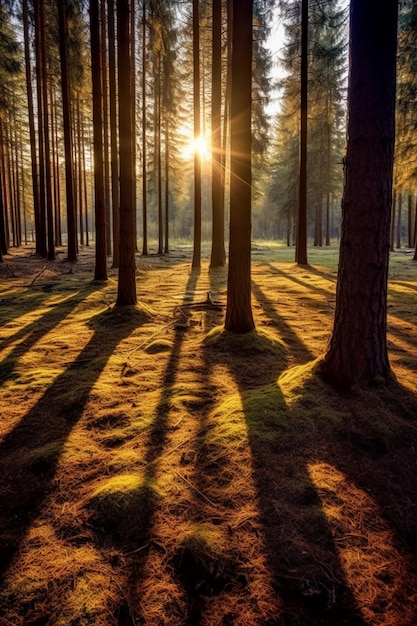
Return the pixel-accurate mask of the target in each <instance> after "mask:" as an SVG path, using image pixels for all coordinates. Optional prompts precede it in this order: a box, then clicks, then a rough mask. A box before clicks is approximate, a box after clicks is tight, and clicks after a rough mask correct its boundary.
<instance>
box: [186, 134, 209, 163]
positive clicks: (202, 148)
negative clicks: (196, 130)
mask: <svg viewBox="0 0 417 626" xmlns="http://www.w3.org/2000/svg"><path fill="white" fill-rule="evenodd" d="M179 134H180V136H181V138H182V142H183V147H182V150H181V156H182V158H183V159H186V160H189V159H192V158H193V157H194V154H198V155H199V157H200V159H201V160H202V161H208V160H210V159H211V152H210V140H209V138H208V137H207V136H204V135H200V136H199V137H197V138H194V137H193V133H192V131H191V130H190V129H189V128H186V127H184V128H183V129H181V131H180V133H179Z"/></svg>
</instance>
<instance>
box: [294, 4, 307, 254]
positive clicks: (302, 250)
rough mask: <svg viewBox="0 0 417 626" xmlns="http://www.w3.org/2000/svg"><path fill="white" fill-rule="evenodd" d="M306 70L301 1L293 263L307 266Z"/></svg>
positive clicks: (304, 5)
mask: <svg viewBox="0 0 417 626" xmlns="http://www.w3.org/2000/svg"><path fill="white" fill-rule="evenodd" d="M307 68H308V0H301V108H300V193H299V196H298V212H297V231H296V239H295V261H296V263H298V265H307V91H308V72H307Z"/></svg>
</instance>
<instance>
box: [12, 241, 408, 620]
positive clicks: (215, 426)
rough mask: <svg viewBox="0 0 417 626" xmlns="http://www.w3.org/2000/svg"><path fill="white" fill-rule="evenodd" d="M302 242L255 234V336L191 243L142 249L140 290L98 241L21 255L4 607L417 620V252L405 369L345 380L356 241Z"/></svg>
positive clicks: (79, 613) (21, 612) (400, 298)
mask: <svg viewBox="0 0 417 626" xmlns="http://www.w3.org/2000/svg"><path fill="white" fill-rule="evenodd" d="M292 255H293V250H287V249H285V248H280V247H279V246H275V245H272V244H270V245H266V244H259V245H257V246H255V247H254V252H253V310H254V316H255V321H256V324H257V331H256V332H254V333H251V334H249V335H245V336H238V337H234V336H229V335H228V334H227V333H224V332H221V324H222V322H223V318H224V305H225V301H226V270H223V269H222V270H217V271H213V272H209V270H208V261H207V259H205V260H204V262H203V265H202V269H201V271H200V272H199V273H198V272H191V270H190V260H191V249H190V248H189V247H186V246H182V247H181V246H177V247H176V249H175V250H174V251H173V252H172V253H171V254H170V255H168V256H160V257H159V256H157V255H151V256H149V257H146V258H145V257H138V259H137V268H138V269H137V291H138V299H139V304H138V306H137V307H127V308H121V307H119V308H115V307H114V303H115V299H116V292H117V272H116V271H115V270H109V280H108V282H107V283H105V284H95V283H94V282H93V281H92V278H93V266H94V251H93V250H89V249H84V250H82V251H81V253H80V258H79V261H78V263H77V264H75V265H70V264H69V263H68V262H67V261H66V260H65V255H64V252H63V251H62V252H61V253H60V254H59V255H58V259H57V260H56V261H54V262H49V263H45V261H44V260H41V259H39V258H37V257H36V256H34V255H33V249H32V248H30V247H26V248H23V249H22V250H12V251H11V254H9V255H7V256H6V257H5V262H4V263H2V264H0V339H1V343H0V382H1V388H2V391H1V397H0V416H1V417H0V420H1V421H0V437H1V440H0V498H1V508H0V570H1V577H2V584H1V586H0V624H1V625H2V626H19V625H25V626H28V625H31V626H35V625H36V626H42V625H51V626H139V625H142V624H147V625H150V626H163V625H165V626H179V625H187V626H200V625H201V626H220V625H223V626H232V625H233V626H255V625H256V626H313V625H329V626H337V625H340V626H341V625H352V626H365V625H366V626H412V625H415V624H416V623H417V376H416V372H417V264H416V263H413V262H412V260H411V255H408V254H406V253H403V252H398V253H394V254H393V255H392V258H391V264H390V284H389V309H388V311H389V316H388V323H389V336H388V340H389V350H390V359H391V363H392V367H393V370H394V372H395V374H396V377H397V383H395V384H391V386H390V387H388V388H384V387H382V388H374V389H371V390H368V391H363V390H360V389H353V390H352V391H351V392H350V393H345V394H340V393H337V392H336V391H335V390H333V389H332V388H331V387H329V386H327V385H326V384H325V383H324V382H323V381H322V380H321V378H320V376H319V375H318V373H317V360H316V359H317V358H318V357H320V355H322V354H323V352H324V350H325V348H326V343H327V341H328V338H329V334H330V331H331V325H332V317H333V311H334V302H335V286H336V284H335V282H336V265H337V250H336V249H327V250H314V251H311V252H310V263H311V265H310V266H308V267H304V268H301V267H297V266H296V265H294V263H293V262H292ZM208 292H210V299H211V301H212V302H214V305H213V304H210V303H209V302H208V301H207V293H208Z"/></svg>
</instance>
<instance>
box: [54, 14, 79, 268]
mask: <svg viewBox="0 0 417 626" xmlns="http://www.w3.org/2000/svg"><path fill="white" fill-rule="evenodd" d="M58 21H59V51H60V58H61V90H62V116H63V123H64V154H65V193H66V200H67V231H68V244H67V245H68V261H70V262H71V263H74V262H75V261H76V260H77V227H76V219H75V200H74V178H73V171H74V166H73V155H72V149H73V148H72V116H71V106H70V102H71V85H70V80H69V73H68V41H67V20H66V13H65V2H58Z"/></svg>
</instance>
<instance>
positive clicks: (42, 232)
mask: <svg viewBox="0 0 417 626" xmlns="http://www.w3.org/2000/svg"><path fill="white" fill-rule="evenodd" d="M40 4H41V0H34V2H33V7H34V13H35V57H36V95H37V107H38V112H37V113H38V148H39V224H38V226H39V228H38V231H37V232H36V252H37V253H38V254H39V255H40V256H41V257H43V258H46V256H47V254H48V248H47V243H46V194H45V146H44V128H43V122H44V120H43V100H42V80H43V77H42V36H41V24H40V20H41V17H40V9H41V7H40Z"/></svg>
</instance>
